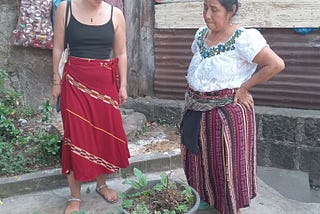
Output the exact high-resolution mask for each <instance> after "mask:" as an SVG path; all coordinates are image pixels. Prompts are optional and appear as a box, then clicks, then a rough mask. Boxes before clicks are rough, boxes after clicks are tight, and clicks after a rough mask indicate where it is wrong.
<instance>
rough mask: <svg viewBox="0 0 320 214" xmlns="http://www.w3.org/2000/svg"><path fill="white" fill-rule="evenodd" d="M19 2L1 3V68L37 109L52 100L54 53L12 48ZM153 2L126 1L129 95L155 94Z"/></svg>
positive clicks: (9, 0)
mask: <svg viewBox="0 0 320 214" xmlns="http://www.w3.org/2000/svg"><path fill="white" fill-rule="evenodd" d="M17 2H18V1H12V0H1V1H0V69H4V70H6V71H7V72H9V74H10V81H9V82H8V85H10V86H11V87H12V88H14V89H16V90H17V91H19V92H21V93H22V95H23V96H22V102H23V103H25V104H28V105H31V106H35V107H37V106H38V105H40V104H41V103H43V102H44V101H45V100H47V99H51V87H52V59H51V57H52V56H51V50H41V49H37V48H31V47H28V48H24V47H17V46H13V45H11V34H12V31H13V29H14V28H15V26H16V24H17V19H18V15H19V7H18V5H17ZM153 4H154V3H153V1H150V0H130V1H124V11H125V17H126V21H127V48H128V63H129V65H128V93H129V95H130V96H133V97H135V96H146V95H153V75H154V70H155V68H154V59H153V35H152V34H153Z"/></svg>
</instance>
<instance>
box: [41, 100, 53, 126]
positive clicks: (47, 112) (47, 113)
mask: <svg viewBox="0 0 320 214" xmlns="http://www.w3.org/2000/svg"><path fill="white" fill-rule="evenodd" d="M39 110H40V112H41V113H42V114H43V117H42V121H43V122H51V112H52V106H51V105H50V102H49V100H47V101H46V102H44V103H43V104H41V105H40V106H39Z"/></svg>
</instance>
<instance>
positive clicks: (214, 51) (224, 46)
mask: <svg viewBox="0 0 320 214" xmlns="http://www.w3.org/2000/svg"><path fill="white" fill-rule="evenodd" d="M207 32H208V28H207V27H206V28H204V29H202V30H201V31H200V32H199V34H198V41H197V44H198V46H199V49H200V54H201V56H202V58H203V59H205V58H208V57H212V56H216V55H220V54H221V53H224V52H226V51H231V50H234V49H235V46H234V44H235V42H236V38H238V37H239V36H240V35H241V33H242V32H243V30H241V29H237V30H236V31H235V32H234V34H233V35H232V37H231V38H230V39H229V40H228V41H227V42H226V43H221V44H218V45H217V46H212V47H210V48H207V47H206V45H205V36H206V34H207Z"/></svg>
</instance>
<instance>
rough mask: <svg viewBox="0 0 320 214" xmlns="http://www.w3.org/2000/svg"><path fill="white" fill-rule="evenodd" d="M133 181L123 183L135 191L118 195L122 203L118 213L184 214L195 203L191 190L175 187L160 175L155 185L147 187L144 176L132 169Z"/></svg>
mask: <svg viewBox="0 0 320 214" xmlns="http://www.w3.org/2000/svg"><path fill="white" fill-rule="evenodd" d="M133 173H134V176H135V178H134V179H126V180H125V181H124V182H123V183H124V184H128V185H130V186H131V187H132V188H133V189H135V191H132V192H129V193H128V192H125V193H122V194H120V195H119V197H120V198H121V199H123V202H122V204H121V207H120V208H119V211H123V210H126V211H127V212H129V213H132V214H149V213H150V214H151V213H157V214H182V213H186V212H187V211H188V210H189V209H190V208H191V207H192V206H193V205H194V202H195V199H194V196H193V194H192V190H191V188H190V186H188V185H177V183H176V182H175V181H173V180H171V179H169V175H166V174H164V173H162V174H161V175H160V177H161V179H160V181H159V182H158V183H156V184H155V185H153V186H151V187H148V181H147V178H146V176H145V175H144V174H143V173H142V172H141V171H140V170H139V169H136V168H134V170H133Z"/></svg>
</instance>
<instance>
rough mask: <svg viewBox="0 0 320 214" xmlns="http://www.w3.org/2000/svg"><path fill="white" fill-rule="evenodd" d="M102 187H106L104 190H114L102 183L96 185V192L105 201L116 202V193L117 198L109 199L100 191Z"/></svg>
mask: <svg viewBox="0 0 320 214" xmlns="http://www.w3.org/2000/svg"><path fill="white" fill-rule="evenodd" d="M103 188H106V189H107V190H106V191H112V192H114V190H112V189H110V188H109V187H108V185H106V184H102V185H101V186H99V187H97V188H96V192H97V193H98V194H99V195H100V196H101V197H102V198H103V199H104V200H105V201H106V202H108V203H110V204H114V203H117V202H118V195H117V193H116V195H117V198H116V199H115V200H109V199H107V198H106V197H105V195H104V194H103V193H101V190H102V189H103Z"/></svg>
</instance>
